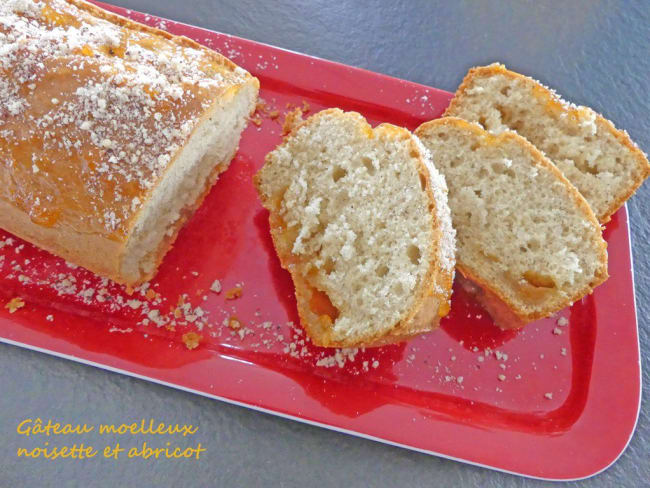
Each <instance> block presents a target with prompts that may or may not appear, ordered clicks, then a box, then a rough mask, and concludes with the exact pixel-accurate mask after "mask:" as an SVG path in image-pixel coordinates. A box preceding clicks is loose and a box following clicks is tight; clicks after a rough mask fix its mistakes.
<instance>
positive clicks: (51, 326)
mask: <svg viewBox="0 0 650 488" xmlns="http://www.w3.org/2000/svg"><path fill="white" fill-rule="evenodd" d="M103 6H104V7H105V8H107V9H109V10H111V11H113V12H116V13H119V14H122V15H125V16H127V17H130V18H132V19H134V20H137V21H140V22H144V23H146V24H150V25H154V26H159V27H162V28H165V29H167V30H168V31H169V32H172V33H174V34H182V35H185V36H187V37H190V38H192V39H195V40H196V41H198V42H200V43H202V44H204V45H206V46H208V47H211V48H213V49H216V50H218V51H220V52H222V53H223V54H224V55H226V56H228V57H229V58H231V59H232V60H233V61H235V62H236V63H238V64H240V65H241V66H243V67H244V68H246V69H247V70H249V71H250V72H251V73H253V74H254V75H255V76H257V77H258V78H259V80H260V82H261V86H262V91H261V97H262V98H263V99H264V100H265V101H266V102H267V104H268V105H269V110H270V111H273V110H276V109H277V110H278V111H279V112H280V113H281V114H282V113H284V112H286V111H287V110H288V108H287V105H286V104H287V103H291V104H293V105H302V103H303V101H306V102H307V103H308V104H309V106H310V109H311V112H312V113H313V112H315V111H318V110H320V109H323V108H326V107H334V106H337V107H341V108H343V109H345V110H355V111H358V112H361V113H362V114H363V115H365V116H366V117H367V118H368V119H369V120H370V121H371V123H373V124H376V123H379V122H391V123H393V124H397V125H401V126H405V127H408V128H411V129H414V128H415V127H417V126H418V125H419V124H420V123H422V122H424V121H426V120H429V119H433V118H436V117H439V116H440V115H441V113H442V112H443V110H444V108H445V107H446V106H447V103H448V102H449V99H450V97H451V95H450V94H449V93H447V92H443V91H440V90H436V89H434V88H430V87H426V86H422V85H418V84H415V83H410V82H408V81H404V80H399V79H395V78H390V77H387V76H384V75H380V74H376V73H371V72H368V71H364V70H361V69H357V68H352V67H349V66H343V65H341V64H337V63H333V62H329V61H324V60H321V59H317V58H313V57H310V56H305V55H302V54H297V53H293V52H288V51H285V50H282V49H278V48H275V47H271V46H267V45H264V44H261V43H257V42H252V41H248V40H244V39H239V38H236V37H232V36H229V35H226V34H219V33H216V32H212V31H208V30H205V29H200V28H197V27H191V26H187V25H183V24H179V23H175V22H171V21H162V20H161V19H159V18H155V17H151V16H148V15H144V14H140V13H136V12H132V11H129V10H125V9H122V8H117V7H111V6H107V5H103ZM432 69H436V67H432ZM273 116H274V114H269V113H267V114H266V115H263V116H262V117H261V118H260V120H261V125H260V126H259V127H258V126H256V125H255V124H250V126H249V127H248V129H247V130H246V131H245V133H244V135H243V139H242V141H241V147H240V149H239V153H238V154H237V157H236V158H235V160H234V161H233V163H232V166H231V168H230V169H229V170H228V171H227V172H226V173H225V174H224V175H223V176H222V177H221V179H220V180H219V182H218V183H217V184H216V186H215V187H214V189H213V190H212V192H211V193H210V195H209V196H208V198H207V199H206V201H205V203H204V204H203V206H202V207H201V208H200V210H199V211H198V212H197V213H196V215H195V216H194V217H193V219H192V220H191V221H190V222H189V223H188V225H187V226H186V227H185V228H184V229H183V231H182V232H181V234H180V236H179V238H178V241H177V242H176V245H175V247H174V249H173V250H172V251H171V252H170V253H169V254H168V255H167V257H166V258H165V260H164V262H163V264H162V266H161V268H160V272H159V274H158V276H157V277H156V279H155V280H154V282H153V288H154V289H155V290H156V292H157V293H159V294H160V296H161V299H162V300H163V301H164V304H165V306H166V307H171V306H173V305H175V304H176V303H177V300H178V296H179V295H180V294H182V293H185V294H187V297H188V298H187V299H186V301H190V302H192V304H193V306H196V305H199V304H200V306H201V307H202V309H203V310H205V311H206V312H207V313H208V317H209V322H210V324H209V326H206V327H204V328H203V330H202V331H201V332H200V334H201V335H202V336H203V339H202V341H201V344H200V345H199V347H198V348H196V349H194V350H189V349H188V348H186V347H185V344H184V343H183V341H182V340H181V338H182V334H184V333H186V332H188V331H190V330H194V325H189V326H178V327H176V330H175V331H171V330H167V329H166V328H164V327H156V326H155V325H154V324H149V325H147V326H144V325H139V324H138V322H139V321H140V319H141V317H140V316H138V313H137V311H134V310H130V309H128V307H127V308H125V307H122V308H120V307H117V308H118V310H113V309H112V308H111V307H110V306H108V305H107V304H106V302H103V303H100V302H98V301H97V300H95V299H88V298H86V299H84V298H83V297H81V296H80V295H79V294H78V292H79V291H81V290H82V289H84V288H93V287H94V288H98V287H100V286H101V283H100V279H99V278H97V277H96V276H94V275H93V274H92V273H89V272H87V271H85V270H83V269H81V268H77V269H71V268H70V267H69V266H67V265H66V264H65V263H64V261H62V260H61V259H59V258H57V257H54V256H52V255H50V254H49V253H47V252H44V251H41V250H39V249H37V248H35V247H33V246H31V245H30V244H27V243H22V241H20V240H18V239H16V240H15V242H14V243H13V244H11V245H5V246H4V247H3V248H2V249H0V256H4V260H2V259H0V291H1V292H2V293H3V295H5V299H4V300H3V302H2V303H4V302H6V299H9V298H12V297H16V296H19V297H22V298H23V299H24V300H25V302H26V303H27V305H26V306H25V307H23V308H22V309H19V310H17V311H16V312H15V313H13V314H10V313H9V312H8V310H6V309H4V308H1V309H0V335H1V338H0V340H2V341H4V342H7V343H10V344H15V345H19V346H23V347H27V348H29V349H34V350H39V351H43V352H45V353H48V354H53V355H56V356H61V357H66V358H68V359H72V360H74V361H79V362H82V363H85V364H91V365H94V366H97V367H100V368H104V369H108V370H111V371H116V372H120V373H123V374H127V375H131V376H135V377H138V378H143V379H146V380H149V381H153V382H156V383H161V384H165V385H169V386H172V387H175V388H179V389H183V390H186V391H191V392H194V393H198V394H200V395H205V396H209V397H212V398H216V399H219V400H223V401H226V402H230V403H235V404H239V405H243V406H247V407H250V408H253V409H256V410H261V411H265V412H268V413H272V414H275V415H280V416H283V417H288V418H292V419H295V420H299V421H302V422H307V423H310V424H315V425H319V426H322V427H326V428H329V429H333V430H338V431H342V432H346V433H349V434H353V435H358V436H361V437H365V438H368V439H373V440H378V441H381V442H385V443H389V444H393V445H397V446H401V447H406V448H409V449H413V450H417V451H421V452H425V453H428V454H435V455H438V456H443V457H448V458H452V459H456V460H461V461H465V462H469V463H473V464H479V465H482V466H486V467H490V468H494V469H498V470H503V471H508V472H512V473H517V474H522V475H526V476H531V477H539V478H545V479H553V480H560V479H576V478H583V477H588V476H591V475H593V474H595V473H598V472H600V471H602V470H604V469H605V468H606V467H608V466H609V465H610V464H612V463H613V462H614V461H615V460H616V459H617V458H618V456H619V455H620V454H621V453H622V451H623V450H624V449H625V447H626V445H627V443H628V442H629V439H630V437H631V435H632V432H633V430H634V426H635V423H636V419H637V415H638V411H639V401H640V368H639V364H640V362H639V342H638V336H637V325H636V313H635V305H634V285H633V277H632V264H631V255H630V241H629V230H628V223H627V213H626V210H625V209H621V210H620V211H619V212H617V213H616V214H615V215H614V216H613V218H612V220H611V222H610V223H609V224H607V229H606V231H605V238H606V239H607V241H608V243H609V271H610V274H611V278H610V279H609V280H608V281H607V282H606V283H605V284H603V285H601V286H600V287H598V289H597V290H596V291H595V292H594V294H593V295H591V296H588V297H586V298H585V299H583V300H581V301H579V302H577V303H575V304H574V305H573V306H572V307H571V308H569V309H566V310H564V311H563V312H562V313H561V314H559V315H558V316H556V317H554V318H550V319H546V320H541V321H539V322H536V323H535V324H531V325H529V326H528V327H526V328H525V329H524V330H522V331H520V332H513V331H510V332H502V331H500V330H498V329H497V328H496V327H494V326H493V325H492V324H491V322H490V319H489V318H488V316H487V315H486V314H485V312H484V311H483V310H481V308H480V307H479V306H478V305H476V304H475V303H473V302H472V301H471V300H470V299H469V298H468V297H467V295H466V294H465V293H464V292H463V290H461V289H459V288H456V289H455V291H454V295H453V304H452V310H451V313H450V314H449V316H448V317H446V318H445V319H443V321H442V325H441V329H440V330H438V331H435V332H433V333H430V334H427V335H424V336H422V337H419V338H416V339H414V340H411V341H410V342H407V343H402V344H399V345H392V346H386V347H382V348H378V349H367V350H365V351H364V350H360V351H357V352H356V354H352V353H349V352H342V353H340V354H339V356H338V359H339V360H341V358H342V357H344V358H345V361H344V363H343V361H342V365H341V366H339V364H338V363H337V362H336V361H337V357H336V356H335V353H334V351H332V350H326V349H321V348H317V347H314V346H312V345H310V344H309V343H306V342H304V341H303V337H302V334H301V331H300V329H299V328H297V327H292V326H291V325H287V322H294V323H298V318H297V312H296V304H295V300H294V297H293V288H292V284H291V279H290V277H289V275H288V273H286V272H285V271H284V270H282V269H281V268H280V264H279V262H278V259H277V257H276V255H275V253H274V250H273V247H272V244H271V240H270V238H269V227H268V222H267V218H268V214H267V212H266V211H265V210H263V209H262V207H261V205H260V204H259V202H258V200H257V198H256V194H255V191H254V189H253V185H252V183H251V177H252V175H253V174H254V173H255V171H256V170H257V169H258V168H259V167H260V166H261V165H262V162H263V159H264V156H265V154H266V153H267V152H268V151H270V150H271V149H273V148H274V147H275V146H276V145H277V144H278V143H279V141H280V139H281V127H280V122H281V121H282V118H283V116H282V115H280V117H278V118H277V119H275V120H274V119H273V118H272V117H273ZM6 237H8V234H6V233H1V231H0V240H3V239H4V238H6ZM23 244H24V245H23ZM25 260H29V261H25ZM25 263H27V264H25ZM16 266H19V267H20V268H17V267H16ZM192 271H195V272H197V273H192ZM23 273H24V274H26V275H28V276H29V280H30V281H31V284H25V283H24V281H25V279H24V278H20V275H21V274H23ZM57 273H64V274H66V275H68V274H71V275H72V276H73V277H74V278H75V279H76V282H74V283H73V284H72V286H73V288H72V290H73V292H70V290H68V292H67V294H66V292H65V290H64V291H63V292H62V293H63V296H59V294H58V292H57V291H55V290H53V289H52V287H51V286H46V285H38V284H34V283H36V282H39V281H40V282H43V281H48V280H54V279H55V278H54V277H55V276H56V275H57ZM215 279H219V280H221V283H222V285H223V288H224V290H227V289H229V288H231V287H233V286H235V284H236V283H243V284H244V286H243V295H242V297H241V298H239V299H236V300H226V299H225V297H224V295H225V293H224V292H222V293H221V294H216V293H213V292H209V291H206V290H208V288H209V287H210V285H211V284H212V282H213V281H214V280H215ZM64 284H65V285H69V283H64ZM107 288H108V292H109V294H110V295H111V296H112V297H113V298H112V300H113V302H114V301H116V300H118V301H119V300H127V299H129V298H133V297H129V296H128V295H127V294H126V292H125V290H124V288H122V287H120V286H117V285H114V284H109V285H108V286H107ZM59 291H61V289H60V288H59ZM136 295H138V294H137V292H136ZM204 296H205V297H206V298H205V299H203V297H204ZM231 315H236V316H237V317H238V319H239V320H240V321H241V322H242V323H243V324H244V325H245V327H246V331H247V332H250V333H248V334H246V335H245V336H244V337H243V338H241V337H240V335H239V333H236V332H232V331H231V329H229V328H227V327H225V326H224V325H222V321H223V320H224V318H225V319H227V318H228V317H230V316H231ZM48 316H51V317H49V318H50V320H47V317H48ZM559 316H562V317H565V318H567V319H568V321H569V326H564V327H562V326H559V325H558V324H557V320H558V317H559ZM52 319H53V321H52ZM265 322H267V323H265ZM268 322H271V324H272V325H269V324H268ZM554 329H557V330H558V331H560V332H562V333H561V334H556V333H553V331H554ZM301 341H303V342H301ZM291 342H293V343H294V345H293V346H292V345H291ZM563 348H564V349H563ZM486 350H488V351H489V350H491V351H495V352H493V353H492V354H487V355H486V352H485V351H486ZM496 351H498V353H497V352H496ZM351 356H354V358H352V357H351ZM479 358H483V359H482V360H481V359H479ZM506 358H507V359H506ZM501 365H503V366H501ZM499 375H504V376H503V377H502V380H500V379H499ZM547 393H549V394H551V395H546V394H547ZM548 396H551V398H548ZM422 462H426V460H425V459H422Z"/></svg>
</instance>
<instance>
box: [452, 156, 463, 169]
mask: <svg viewBox="0 0 650 488" xmlns="http://www.w3.org/2000/svg"><path fill="white" fill-rule="evenodd" d="M462 162H463V160H462V159H460V158H454V159H452V160H451V162H450V163H449V166H451V167H452V168H456V167H458V166H460V164H461V163H462Z"/></svg>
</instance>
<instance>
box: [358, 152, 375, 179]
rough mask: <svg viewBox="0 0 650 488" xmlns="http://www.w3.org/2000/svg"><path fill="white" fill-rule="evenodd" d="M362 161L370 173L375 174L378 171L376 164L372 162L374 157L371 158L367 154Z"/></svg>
mask: <svg viewBox="0 0 650 488" xmlns="http://www.w3.org/2000/svg"><path fill="white" fill-rule="evenodd" d="M361 162H362V163H363V165H364V166H365V167H366V169H367V170H368V173H369V174H371V175H374V174H375V171H376V170H375V167H374V165H373V164H372V159H370V158H369V157H367V156H364V157H363V158H361Z"/></svg>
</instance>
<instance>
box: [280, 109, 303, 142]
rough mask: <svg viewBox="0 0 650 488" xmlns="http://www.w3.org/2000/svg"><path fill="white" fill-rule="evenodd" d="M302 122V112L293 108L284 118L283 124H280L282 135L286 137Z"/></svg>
mask: <svg viewBox="0 0 650 488" xmlns="http://www.w3.org/2000/svg"><path fill="white" fill-rule="evenodd" d="M300 122H302V110H301V109H300V108H295V109H293V110H292V111H291V112H288V113H287V114H286V115H285V116H284V124H282V135H283V136H286V135H287V134H289V133H291V131H292V130H293V129H294V128H296V126H297V125H298V124H300Z"/></svg>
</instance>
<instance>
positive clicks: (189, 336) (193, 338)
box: [183, 332, 203, 350]
mask: <svg viewBox="0 0 650 488" xmlns="http://www.w3.org/2000/svg"><path fill="white" fill-rule="evenodd" d="M201 339H203V337H202V336H201V335H200V334H197V333H196V332H187V333H185V334H183V342H184V343H185V347H187V348H188V349H190V350H191V349H196V348H197V347H199V343H200V342H201Z"/></svg>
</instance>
